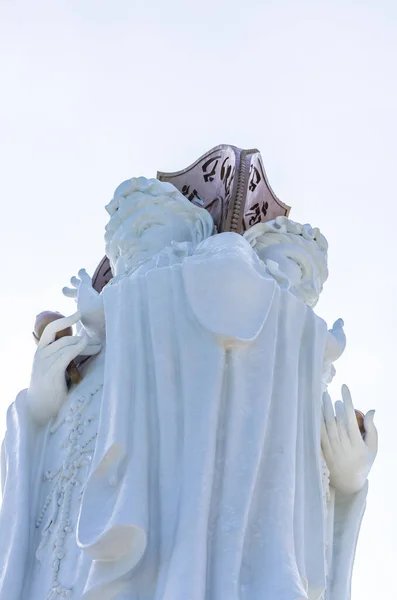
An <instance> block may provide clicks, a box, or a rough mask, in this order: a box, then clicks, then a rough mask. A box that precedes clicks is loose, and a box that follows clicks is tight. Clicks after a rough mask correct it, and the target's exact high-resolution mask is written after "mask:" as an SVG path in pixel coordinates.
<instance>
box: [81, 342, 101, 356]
mask: <svg viewBox="0 0 397 600" xmlns="http://www.w3.org/2000/svg"><path fill="white" fill-rule="evenodd" d="M101 350H102V344H87V346H86V347H85V348H84V351H83V352H82V353H81V356H95V354H99V352H100V351H101Z"/></svg>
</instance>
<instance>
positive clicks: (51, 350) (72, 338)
mask: <svg viewBox="0 0 397 600" xmlns="http://www.w3.org/2000/svg"><path fill="white" fill-rule="evenodd" d="M81 337H82V336H81V335H65V336H64V337H61V338H60V339H59V340H56V341H55V342H53V343H52V344H49V345H48V346H46V347H45V348H43V349H42V351H41V352H42V356H43V357H44V358H51V357H53V356H54V355H55V354H57V352H58V351H59V350H62V348H66V347H67V346H73V345H75V344H77V343H78V342H79V341H80V340H81Z"/></svg>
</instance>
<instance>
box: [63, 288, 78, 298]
mask: <svg viewBox="0 0 397 600" xmlns="http://www.w3.org/2000/svg"><path fill="white" fill-rule="evenodd" d="M62 294H63V295H64V296H66V298H77V294H78V290H77V289H75V288H69V287H64V288H62Z"/></svg>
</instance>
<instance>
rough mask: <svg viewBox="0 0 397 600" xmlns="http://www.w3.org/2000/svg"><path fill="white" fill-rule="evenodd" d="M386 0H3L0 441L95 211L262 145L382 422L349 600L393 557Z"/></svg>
mask: <svg viewBox="0 0 397 600" xmlns="http://www.w3.org/2000/svg"><path fill="white" fill-rule="evenodd" d="M396 58H397V3H395V2H394V0H390V1H387V0H377V2H374V1H372V2H369V1H365V0H360V1H358V0H357V1H356V0H332V1H328V2H322V1H319V0H317V1H313V2H311V1H309V0H295V1H294V0H289V1H288V0H277V1H274V2H272V1H269V0H260V1H259V0H251V2H250V3H247V2H237V1H236V0H229V1H228V2H226V1H223V0H200V2H188V1H186V0H185V2H182V1H180V2H179V1H177V0H168V1H160V0H155V1H152V2H151V1H150V0H149V1H147V2H139V3H138V2H135V1H134V0H111V1H110V0H108V1H103V0H67V1H66V0H51V1H50V0H47V1H44V0H35V1H34V2H32V1H28V0H24V1H21V0H0V74H1V94H0V165H1V177H0V203H1V213H2V216H1V220H0V228H1V236H0V251H1V256H2V267H1V271H2V277H1V279H2V293H1V296H0V302H1V314H2V315H3V326H2V336H1V338H0V355H1V371H0V373H1V381H2V385H1V396H0V414H1V416H0V432H1V433H3V431H4V414H5V411H6V407H7V406H8V404H9V403H11V402H12V401H13V398H14V396H15V394H16V392H17V391H18V390H19V389H21V388H23V387H25V386H27V385H28V382H29V372H30V366H31V361H32V356H33V352H34V344H33V341H32V338H31V330H32V325H33V322H34V317H35V315H36V314H37V313H38V312H40V311H42V310H44V309H51V310H59V311H61V312H64V313H71V312H73V311H74V305H73V303H72V301H70V300H67V299H65V298H63V296H62V294H61V288H62V287H63V286H64V285H67V283H68V280H69V278H70V276H71V275H73V274H75V273H76V272H77V271H78V269H79V268H81V267H86V268H87V270H88V271H91V272H93V270H94V269H95V267H96V264H97V263H98V262H99V260H100V259H101V257H102V256H103V253H104V249H103V227H104V225H105V222H106V214H105V211H104V210H103V207H104V205H105V204H106V203H107V202H108V201H109V199H110V198H111V196H112V192H113V190H114V188H115V187H116V186H117V184H118V183H120V182H121V181H122V180H124V179H127V178H129V177H132V176H137V175H144V176H148V177H152V176H155V174H156V171H157V170H165V171H172V170H177V169H182V168H184V167H185V166H187V165H188V164H190V163H191V162H192V161H193V160H194V159H196V158H197V157H198V156H200V155H201V154H202V153H203V152H205V151H206V150H208V149H210V148H211V147H213V146H215V145H217V144H219V143H232V144H235V145H237V146H240V147H242V148H244V147H245V148H248V147H258V148H260V150H261V151H262V155H263V158H264V162H265V165H266V168H267V173H268V177H269V180H270V182H271V185H272V187H273V189H274V190H275V192H276V194H277V195H278V196H279V197H280V198H281V199H282V200H283V201H284V202H286V203H287V204H289V205H291V206H292V212H291V217H292V218H293V219H295V220H297V221H300V222H310V223H311V224H312V225H316V226H319V227H320V228H321V230H322V231H323V232H324V234H325V235H326V237H327V238H328V240H329V245H330V254H329V263H330V278H329V281H328V283H327V286H326V289H325V291H324V295H323V299H322V300H321V302H320V304H319V305H318V308H317V310H318V312H319V313H320V314H321V315H322V316H323V317H324V318H325V319H326V320H327V321H328V322H329V324H330V325H332V322H333V321H334V320H335V319H336V318H338V317H343V318H344V320H345V323H346V333H347V336H348V348H347V351H346V353H345V355H344V357H343V358H342V359H341V360H340V362H339V364H338V365H337V367H338V373H337V381H336V384H335V385H334V386H333V390H332V391H333V395H334V399H337V397H338V387H340V385H341V384H342V383H347V384H349V386H350V387H351V390H352V394H353V400H354V402H355V404H356V406H357V407H358V408H361V409H362V410H364V411H365V410H368V409H370V408H375V409H376V411H377V414H376V422H377V425H378V429H379V433H380V450H379V455H378V459H377V464H376V466H375V467H374V469H373V472H372V474H371V481H370V488H371V489H370V495H369V501H368V507H367V513H366V516H365V521H364V525H363V528H362V533H361V537H360V541H359V547H358V553H357V560H356V566H355V576H354V582H353V600H373V599H376V600H378V598H379V599H383V598H384V599H386V598H387V599H389V598H391V597H392V596H393V594H394V593H395V587H396V584H395V568H396V565H397V541H396V540H397V486H396V483H395V479H396V477H397V468H396V465H397V452H396V451H395V446H394V441H395V439H396V433H395V429H396V422H397V408H396V402H397V397H396V392H395V376H394V375H395V372H396V369H397V367H396V355H397V351H396V336H397V327H396V324H397V318H396V310H395V306H396V304H397V302H396V298H397V290H396V288H397V285H396V278H395V275H394V271H395V269H396V267H395V264H396V262H395V259H396V253H397V241H396V231H395V222H396V214H397V212H396V185H395V173H396V164H397V119H396V106H397V82H396Z"/></svg>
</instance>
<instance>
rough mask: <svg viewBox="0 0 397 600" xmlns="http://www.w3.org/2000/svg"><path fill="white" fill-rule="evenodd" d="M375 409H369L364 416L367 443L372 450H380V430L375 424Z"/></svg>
mask: <svg viewBox="0 0 397 600" xmlns="http://www.w3.org/2000/svg"><path fill="white" fill-rule="evenodd" d="M374 417H375V411H374V410H369V411H368V412H367V414H366V415H365V417H364V428H365V438H364V439H365V443H366V444H367V446H368V448H369V449H370V450H372V452H374V453H376V452H377V450H378V432H377V430H376V427H375V424H374Z"/></svg>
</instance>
